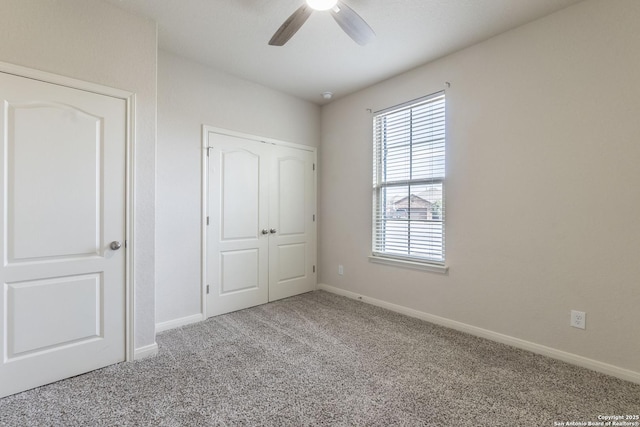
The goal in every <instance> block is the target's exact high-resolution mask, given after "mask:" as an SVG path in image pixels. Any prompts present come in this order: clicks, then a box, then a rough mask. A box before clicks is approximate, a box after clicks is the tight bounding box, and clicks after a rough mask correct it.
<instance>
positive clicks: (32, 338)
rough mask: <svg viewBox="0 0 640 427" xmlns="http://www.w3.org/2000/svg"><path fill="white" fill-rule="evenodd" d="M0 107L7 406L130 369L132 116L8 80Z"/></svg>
mask: <svg viewBox="0 0 640 427" xmlns="http://www.w3.org/2000/svg"><path fill="white" fill-rule="evenodd" d="M0 103H1V104H0V111H1V112H2V115H1V116H0V135H1V138H2V150H0V168H2V173H0V191H1V192H2V197H0V203H1V207H2V209H1V210H0V212H2V217H3V221H2V224H1V226H0V234H2V242H3V244H2V246H1V247H0V254H1V255H0V259H1V260H2V265H1V267H0V284H1V285H2V292H1V293H0V396H5V395H8V394H12V393H16V392H19V391H22V390H26V389H29V388H32V387H36V386H39V385H43V384H46V383H50V382H53V381H57V380H59V379H63V378H67V377H70V376H73V375H77V374H80V373H84V372H87V371H90V370H93V369H97V368H100V367H103V366H106V365H109V364H112V363H117V362H119V361H122V360H124V359H125V348H126V346H125V337H126V334H125V323H126V318H125V317H126V316H125V314H126V313H125V301H126V296H125V291H126V286H125V275H126V255H125V249H124V244H125V238H126V229H125V226H126V203H125V200H126V198H125V197H126V185H127V181H126V148H127V144H126V140H127V113H128V106H127V100H126V99H122V98H117V97H113V96H106V95H100V94H97V93H92V92H87V91H83V90H79V89H73V88H69V87H65V86H61V85H57V84H52V83H46V82H43V81H37V80H32V79H29V78H25V77H18V76H14V75H10V74H4V73H0ZM112 241H116V242H119V244H120V245H121V246H122V247H121V248H120V249H119V250H118V249H112V248H111V247H110V244H111V242H112Z"/></svg>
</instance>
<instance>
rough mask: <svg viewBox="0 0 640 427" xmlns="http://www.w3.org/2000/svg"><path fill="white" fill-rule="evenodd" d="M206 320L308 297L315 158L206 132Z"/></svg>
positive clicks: (313, 250)
mask: <svg viewBox="0 0 640 427" xmlns="http://www.w3.org/2000/svg"><path fill="white" fill-rule="evenodd" d="M206 142H207V144H208V146H209V147H211V148H210V150H209V163H208V190H207V191H208V196H207V200H208V210H207V212H208V215H209V219H210V221H209V226H208V227H207V284H208V286H209V294H208V296H207V316H215V315H218V314H223V313H228V312H231V311H236V310H240V309H243V308H248V307H252V306H255V305H259V304H264V303H266V302H268V301H274V300H277V299H280V298H285V297H288V296H292V295H296V294H299V293H302V292H308V291H311V290H313V289H315V286H316V274H315V259H316V248H315V244H316V243H315V241H316V231H315V229H316V227H315V165H314V162H315V153H314V152H313V151H309V150H304V149H296V148H292V147H285V146H279V145H275V144H272V143H265V142H260V141H257V140H254V139H250V138H244V137H239V136H230V135H225V134H221V133H217V132H212V131H209V132H208V133H207V134H206Z"/></svg>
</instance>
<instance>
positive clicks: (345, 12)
mask: <svg viewBox="0 0 640 427" xmlns="http://www.w3.org/2000/svg"><path fill="white" fill-rule="evenodd" d="M331 15H332V16H333V19H335V20H336V22H337V23H338V25H340V28H342V29H343V30H344V32H345V33H347V34H348V35H349V37H351V38H352V39H353V40H354V41H355V42H356V43H358V44H359V45H362V46H364V45H365V44H367V43H369V42H370V41H372V40H373V39H374V38H375V37H376V33H374V32H373V30H372V29H371V27H370V26H369V24H367V23H366V22H365V20H364V19H362V18H361V17H360V15H358V14H357V13H356V12H355V11H354V10H353V9H351V8H350V7H349V6H347V5H346V4H344V3H343V2H341V1H338V3H337V5H336V7H334V8H333V9H331Z"/></svg>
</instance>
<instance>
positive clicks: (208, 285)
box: [207, 285, 209, 295]
mask: <svg viewBox="0 0 640 427" xmlns="http://www.w3.org/2000/svg"><path fill="white" fill-rule="evenodd" d="M207 295H209V285H207Z"/></svg>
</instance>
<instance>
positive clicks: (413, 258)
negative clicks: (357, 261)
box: [369, 90, 448, 273]
mask: <svg viewBox="0 0 640 427" xmlns="http://www.w3.org/2000/svg"><path fill="white" fill-rule="evenodd" d="M435 102H441V103H442V110H443V113H442V114H443V116H442V118H441V120H438V121H436V122H434V124H432V125H431V126H433V128H435V127H437V126H438V125H441V126H443V127H444V130H443V131H442V146H443V154H442V155H437V156H431V157H428V158H429V159H430V160H428V161H425V160H422V161H416V162H414V159H413V157H412V156H413V152H414V149H415V147H416V145H417V144H418V143H415V142H414V130H413V124H414V118H413V116H412V113H413V109H414V108H419V107H421V106H425V105H429V104H433V103H435ZM403 111H410V118H409V119H407V120H406V123H405V122H403V125H404V126H405V128H406V129H409V130H408V131H407V132H408V133H409V134H410V136H409V141H408V142H407V146H408V147H409V148H408V151H409V154H408V156H409V159H408V171H413V168H414V166H416V165H417V166H418V167H420V166H425V164H429V161H431V162H432V164H430V167H432V169H429V170H428V172H427V175H429V174H432V173H433V172H434V171H436V170H440V169H441V175H440V176H427V177H419V178H415V179H414V178H413V176H411V173H412V172H407V171H405V170H403V171H402V173H409V177H408V179H395V180H394V179H385V175H386V174H389V169H390V167H389V168H388V166H389V161H388V160H387V159H386V157H389V147H388V146H387V145H386V144H387V142H383V137H382V136H381V134H382V133H383V132H382V131H381V128H382V127H383V126H385V127H386V124H385V125H382V124H381V120H384V118H387V117H389V116H390V115H392V114H397V113H401V112H403ZM426 121H427V120H425V122H426ZM418 123H420V121H418ZM429 129H431V128H429ZM379 131H380V132H379ZM384 134H385V135H386V132H384ZM446 134H447V131H446V95H445V91H444V90H443V91H438V92H435V93H433V94H430V95H427V96H424V97H420V98H417V99H414V100H411V101H408V102H405V103H402V104H399V105H395V106H392V107H389V108H385V109H383V110H380V111H376V112H374V113H373V138H372V140H373V193H372V207H373V212H372V217H373V222H372V243H371V248H372V251H371V255H370V256H369V260H370V261H371V262H375V263H381V264H386V265H393V266H399V267H406V268H413V269H419V270H426V271H431V272H436V273H447V272H448V267H447V266H446V264H445V262H446V256H445V254H446V252H445V235H446V234H445V228H446V227H445V223H446V214H445V192H446V191H445V181H446V172H445V169H446V145H447V144H446V142H447V141H446V139H447V138H446V136H447V135H446ZM384 139H385V141H386V138H384ZM414 144H415V145H414ZM383 146H384V147H385V148H383ZM434 146H436V144H435V143H433V142H427V143H425V147H427V149H429V148H431V147H434ZM383 150H386V152H385V153H386V154H385V155H383ZM405 156H406V154H405ZM434 158H436V159H437V160H438V161H441V162H442V165H441V166H440V167H434V166H433V159H434ZM391 166H394V164H393V163H392V164H391ZM395 166H397V165H395ZM404 166H406V165H404ZM385 172H386V174H385ZM417 185H421V186H430V185H436V186H440V191H441V201H442V202H441V206H440V221H434V220H433V218H431V219H430V221H431V222H433V223H438V224H441V231H440V233H439V234H438V233H437V232H436V234H435V235H436V236H438V235H439V237H440V239H441V240H440V242H441V250H440V253H441V257H439V258H436V257H429V256H427V255H415V254H411V244H410V240H408V241H407V245H408V248H407V253H406V254H402V253H397V252H398V251H397V250H396V251H384V250H380V249H381V246H385V245H386V244H387V243H386V242H387V241H386V237H381V236H380V235H381V234H382V233H384V232H385V231H386V230H387V228H386V227H387V222H388V221H389V220H390V218H389V217H388V216H387V206H386V205H385V204H383V199H384V196H383V195H382V194H383V192H384V193H385V194H386V190H387V189H389V188H393V187H396V188H401V187H402V186H406V187H407V188H408V196H407V197H409V200H408V202H407V203H408V204H409V211H410V209H411V208H410V205H411V203H412V202H411V197H412V196H413V194H412V193H411V190H410V188H411V186H417ZM406 221H407V233H408V234H407V237H409V235H410V234H411V231H410V230H411V226H412V224H415V223H417V222H418V221H420V220H418V219H417V218H416V219H412V218H411V214H409V215H408V217H407V220H406ZM422 221H423V222H425V223H426V222H427V221H425V220H424V219H423V220H422ZM427 235H428V236H432V231H430V230H429V231H428V232H427ZM381 242H382V243H381Z"/></svg>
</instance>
